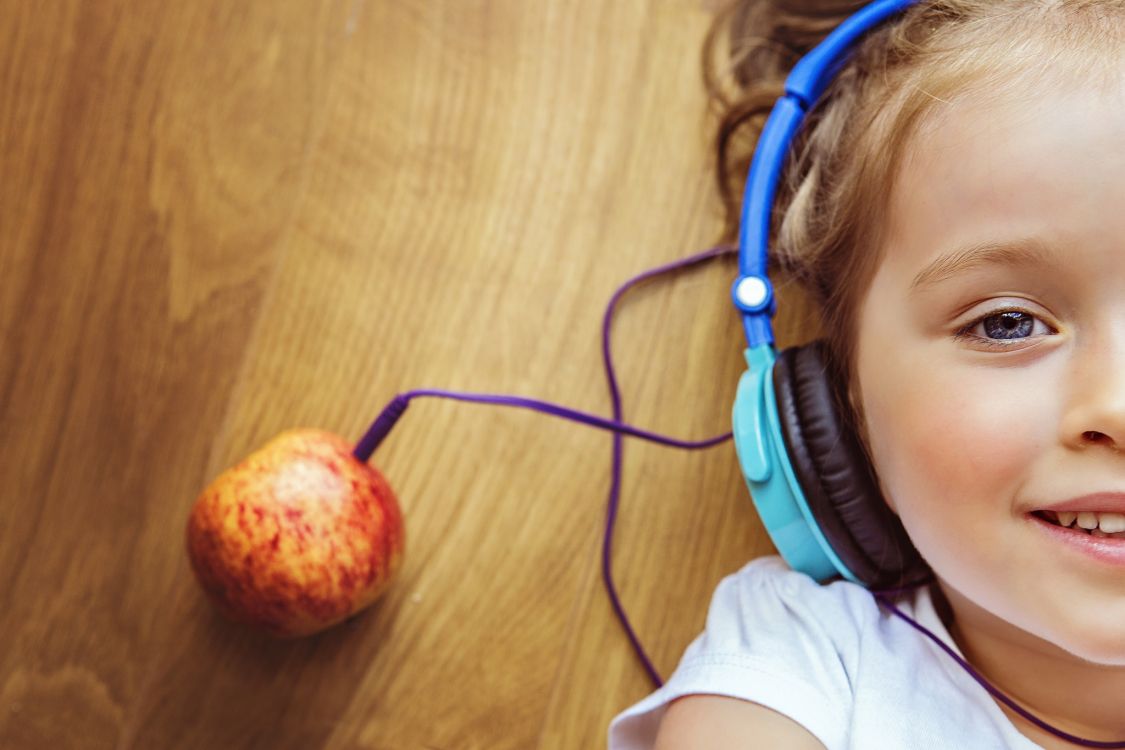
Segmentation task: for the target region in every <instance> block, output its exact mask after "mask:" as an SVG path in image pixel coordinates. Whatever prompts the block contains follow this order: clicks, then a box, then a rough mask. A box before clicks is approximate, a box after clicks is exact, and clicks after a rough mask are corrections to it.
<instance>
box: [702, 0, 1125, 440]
mask: <svg viewBox="0 0 1125 750" xmlns="http://www.w3.org/2000/svg"><path fill="white" fill-rule="evenodd" d="M865 5H867V2H854V1H852V0H848V1H845V0H804V1H803V2H802V1H801V0H735V1H734V2H728V4H727V5H725V6H724V7H723V8H722V9H721V10H720V11H719V12H718V14H717V15H716V17H715V20H714V22H713V24H712V26H711V28H710V30H709V32H708V34H707V38H706V41H705V43H704V49H703V53H704V54H703V70H704V81H705V83H706V86H707V89H708V93H709V96H710V102H711V106H712V110H713V111H714V112H715V113H716V115H717V117H718V129H717V133H716V138H715V153H714V156H715V159H716V164H715V166H716V171H715V175H716V178H717V182H718V188H719V194H720V196H721V198H722V201H723V206H724V210H725V224H724V227H723V230H722V236H721V237H720V238H719V239H720V241H722V242H726V241H731V240H733V239H734V238H735V237H736V236H737V232H738V220H739V211H740V207H741V198H742V188H743V183H744V181H745V179H746V174H747V170H748V168H749V163H750V158H751V156H752V153H753V148H754V145H755V143H756V140H757V137H758V135H759V134H760V132H761V128H762V126H763V125H764V124H765V119H766V117H767V116H768V114H769V112H770V110H771V109H772V107H773V104H774V102H775V101H776V99H777V98H778V97H779V96H780V95H781V94H782V93H783V92H784V78H785V76H786V75H787V74H788V72H789V70H790V69H791V68H792V66H793V65H794V64H795V63H796V62H797V60H798V59H800V57H801V56H802V55H804V54H805V53H806V52H808V51H809V50H810V49H811V48H812V47H814V46H815V45H816V44H817V43H819V42H820V41H821V40H822V39H824V37H826V36H827V35H828V33H829V32H830V31H832V30H833V29H834V28H836V27H837V26H838V25H839V24H840V23H841V22H842V21H843V20H844V19H846V18H847V17H848V16H850V15H851V14H853V13H854V12H856V11H857V10H859V9H860V8H862V7H863V6H865ZM1123 20H1125V0H931V1H927V0H922V1H921V2H919V3H918V4H916V5H913V6H911V7H909V8H908V9H907V10H905V11H903V12H902V13H901V14H899V15H898V16H896V17H893V18H892V19H890V20H889V21H887V22H885V23H884V24H882V25H881V26H878V27H875V28H874V29H873V30H871V31H870V32H868V34H867V35H866V36H865V37H864V38H863V39H862V40H860V42H859V43H858V44H857V45H856V47H855V48H854V51H853V53H852V55H851V57H850V59H849V60H848V62H846V63H845V64H844V65H843V66H842V67H841V69H840V70H839V72H838V73H837V74H836V77H835V78H834V80H833V81H832V83H831V84H830V85H829V87H828V88H827V90H826V91H825V92H824V95H823V96H822V97H821V99H820V100H819V101H818V102H817V103H816V105H815V106H814V107H813V108H812V110H811V111H810V113H809V115H808V117H807V119H806V121H805V124H804V126H803V127H802V129H801V132H799V133H798V135H797V138H796V139H795V140H794V143H793V147H792V149H791V152H790V155H789V158H788V161H787V164H786V167H785V171H784V173H783V175H782V179H781V181H780V184H779V186H778V194H777V200H776V202H775V204H774V216H773V226H772V228H771V231H770V246H769V247H770V267H771V272H777V273H779V275H780V276H781V277H782V279H783V280H785V279H788V280H793V281H796V282H797V283H798V284H799V285H800V286H801V287H802V288H803V289H804V290H805V292H806V294H807V298H808V301H809V302H811V303H812V304H813V305H814V306H815V307H816V308H817V309H818V311H819V313H820V314H819V324H820V329H821V331H820V334H821V335H822V336H823V337H824V338H825V339H826V343H827V344H828V351H829V360H830V361H829V366H830V367H831V368H832V370H833V375H834V376H835V377H836V379H837V382H838V383H840V384H841V391H842V393H844V394H847V395H848V396H849V397H851V396H853V395H854V394H853V392H852V382H853V378H852V375H853V361H854V350H855V334H854V327H855V322H856V321H855V318H856V312H857V308H858V305H859V302H860V300H861V299H862V295H863V294H864V293H865V292H866V289H867V287H868V285H869V284H870V281H871V278H872V276H873V275H874V271H875V269H876V267H877V264H878V262H879V260H880V257H881V252H882V240H883V233H884V224H885V210H886V208H887V203H888V197H889V196H890V194H891V190H892V187H893V184H894V179H895V176H896V174H897V170H896V166H897V165H898V163H899V162H900V160H901V159H902V157H903V154H904V149H905V148H906V147H907V144H908V143H909V141H910V139H911V137H912V136H914V135H915V134H916V133H917V131H918V129H919V127H920V125H921V124H922V123H923V121H924V120H925V118H926V116H927V115H928V114H929V113H930V112H932V111H933V110H934V109H935V108H936V107H938V106H940V105H942V104H943V103H945V104H948V103H949V102H950V101H951V100H952V99H953V98H954V97H956V96H958V95H962V94H966V93H968V92H970V91H980V90H984V91H987V90H990V89H991V90H1000V89H1001V87H1003V86H1005V84H1010V83H1011V81H1012V80H1013V78H1014V77H1017V76H1028V75H1030V76H1033V77H1034V76H1042V77H1047V76H1051V75H1054V74H1056V73H1058V71H1059V70H1060V69H1062V70H1064V71H1065V73H1064V74H1068V75H1072V76H1073V75H1078V76H1083V77H1086V78H1091V79H1092V78H1095V77H1096V76H1098V74H1099V71H1100V72H1101V74H1102V75H1103V76H1107V77H1108V76H1113V77H1115V78H1116V80H1117V81H1118V82H1119V81H1120V77H1119V76H1120V71H1121V59H1122V49H1123V46H1122V41H1123V37H1125V28H1123V27H1125V24H1123V23H1122V21H1123ZM724 40H725V41H726V42H727V48H726V49H723V47H722V44H721V42H723V41H724ZM1061 63H1066V65H1065V66H1064V65H1061ZM1106 80H1108V78H1106ZM849 400H850V401H851V406H852V407H853V408H854V409H855V410H856V413H854V414H853V415H852V416H853V417H854V418H855V419H856V420H857V423H858V424H857V426H858V427H859V428H860V434H861V437H862V438H864V442H865V443H866V439H865V438H866V435H865V431H864V430H863V415H862V411H861V410H860V405H859V403H858V399H854V398H850V399H849Z"/></svg>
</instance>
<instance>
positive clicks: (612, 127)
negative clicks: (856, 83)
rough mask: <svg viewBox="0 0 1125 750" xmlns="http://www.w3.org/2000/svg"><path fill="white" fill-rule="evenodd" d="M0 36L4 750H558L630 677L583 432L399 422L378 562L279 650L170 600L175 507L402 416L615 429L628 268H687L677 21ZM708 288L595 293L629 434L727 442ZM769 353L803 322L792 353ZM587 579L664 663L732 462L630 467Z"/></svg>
mask: <svg viewBox="0 0 1125 750" xmlns="http://www.w3.org/2000/svg"><path fill="white" fill-rule="evenodd" d="M10 5H11V7H9V8H6V11H5V13H4V14H0V71H3V72H2V73H0V76H2V77H3V78H2V80H3V85H0V159H2V160H3V161H2V167H3V169H2V174H3V175H4V179H3V181H2V182H0V344H2V357H0V478H2V480H3V481H2V485H0V486H2V487H3V497H2V507H3V514H2V516H0V570H2V571H3V572H4V575H3V576H2V577H0V642H2V643H3V644H4V648H3V649H0V747H4V748H9V747H11V748H52V750H58V749H65V748H203V747H214V748H271V749H273V748H302V749H304V748H372V749H378V750H392V749H393V750H398V749H399V748H441V749H442V750H445V749H448V748H490V749H504V748H544V749H546V748H576V747H599V746H604V744H605V732H606V727H607V724H608V722H609V719H610V718H611V717H612V716H613V715H614V714H615V713H617V712H618V711H620V710H622V709H623V708H625V707H626V706H627V705H629V704H630V703H632V702H634V701H636V700H639V699H640V698H641V697H643V696H644V695H645V694H646V693H647V692H648V691H649V690H650V685H649V684H648V683H647V679H646V677H645V675H644V673H643V671H642V670H641V668H640V666H639V663H638V662H637V661H636V659H635V657H634V656H633V654H632V652H631V650H630V648H629V645H628V642H627V640H626V638H625V636H624V634H623V632H622V630H621V628H620V626H619V624H618V623H617V621H616V619H615V618H614V616H613V613H612V610H611V609H610V606H609V602H608V599H607V597H606V594H605V592H604V590H603V588H602V585H601V581H600V572H599V564H600V562H599V555H600V549H601V533H602V524H603V523H604V516H605V493H606V490H607V487H608V479H609V455H610V454H609V451H610V440H609V437H608V435H607V434H606V433H603V432H600V431H597V430H588V429H584V428H582V427H578V426H575V425H572V424H570V423H566V422H562V421H559V420H553V419H550V418H547V417H543V416H538V415H535V414H531V413H528V412H523V411H515V410H501V409H488V408H486V407H481V406H474V405H467V404H454V403H451V402H441V401H435V400H421V401H418V402H416V403H415V405H412V406H411V410H410V412H409V413H408V415H407V416H406V417H405V418H404V420H403V421H402V422H401V423H400V426H399V427H398V428H397V429H396V431H395V433H394V435H393V437H392V438H391V439H390V440H389V441H388V442H387V443H386V444H385V445H384V446H383V447H382V448H380V450H379V451H378V452H377V453H376V455H375V456H374V458H373V461H374V462H375V463H376V464H377V465H378V466H380V468H381V469H382V470H383V471H384V472H385V473H386V474H387V475H388V477H389V478H390V480H391V482H392V484H393V485H394V487H395V488H396V490H397V492H398V494H399V496H400V500H401V503H402V505H403V509H404V512H405V514H406V524H407V556H406V564H405V566H404V569H403V571H402V572H401V574H400V577H399V579H398V580H397V582H396V583H395V585H394V586H393V587H392V589H391V590H390V592H389V593H388V594H387V595H386V596H385V597H384V598H383V599H382V600H380V601H379V602H378V603H377V604H376V605H375V606H373V607H372V608H371V609H370V610H368V611H367V612H365V613H364V614H362V615H360V616H358V617H356V618H354V619H353V620H351V621H349V622H347V623H346V624H344V625H342V626H340V627H337V628H334V629H332V630H329V631H327V632H325V633H323V634H320V635H318V636H315V637H313V638H309V639H306V640H303V641H297V642H278V641H272V640H268V639H265V638H263V637H261V636H258V635H256V634H255V633H253V632H250V631H248V630H245V629H243V628H241V627H239V626H236V625H232V624H230V623H228V622H226V621H225V620H223V619H222V618H221V617H220V616H219V615H217V614H216V613H215V612H214V611H213V610H212V609H211V607H210V606H209V605H208V604H207V603H206V601H205V600H204V599H203V596H202V594H201V592H200V591H199V589H198V588H197V586H196V585H195V582H194V580H193V579H192V577H191V574H190V571H189V569H188V566H187V562H186V557H185V554H184V549H183V530H184V523H185V520H186V517H187V512H188V509H189V508H190V506H191V503H192V502H193V500H194V498H195V496H196V494H198V492H199V491H200V490H201V489H202V488H203V486H204V485H205V484H206V483H207V482H208V481H209V480H210V479H211V478H212V477H214V476H215V475H216V474H218V473H219V472H220V471H221V470H222V469H223V468H225V467H226V466H228V465H230V464H232V463H234V462H235V461H237V460H239V459H240V458H241V457H242V456H244V455H245V454H247V453H248V452H250V451H251V450H253V449H255V448H256V447H258V446H259V445H261V444H262V443H264V442H265V441H266V440H268V439H269V438H270V437H272V436H273V435H274V434H275V433H277V432H279V431H281V430H282V429H285V428H287V427H291V426H318V427H324V428H326V429H330V430H334V431H337V432H339V433H340V434H343V435H345V436H350V437H352V438H358V436H359V434H361V433H362V431H363V429H364V428H365V427H366V425H367V423H368V422H369V421H370V420H371V419H372V418H373V417H374V416H375V414H376V413H377V412H378V410H379V409H380V408H381V407H382V405H383V404H384V403H385V402H386V401H387V400H388V399H390V398H391V397H392V396H393V395H394V394H395V393H397V392H401V391H405V390H408V389H410V388H414V387H440V388H453V389H466V390H476V391H488V392H506V393H517V394H523V395H528V396H535V397H539V398H545V399H549V400H553V401H557V402H561V403H564V404H567V405H570V406H572V407H574V408H579V409H583V410H585V411H591V412H598V413H602V414H608V413H609V409H610V406H609V400H608V395H607V390H606V386H605V380H604V375H603V373H602V371H601V369H600V368H601V362H600V349H599V346H600V344H599V340H598V331H599V326H600V319H601V314H602V308H603V305H604V304H605V302H606V301H607V299H608V297H609V295H610V294H611V293H612V291H613V289H614V288H616V286H617V285H618V284H619V283H621V282H622V281H623V280H625V279H626V278H628V277H629V276H631V275H633V274H635V273H637V272H639V271H641V270H644V269H646V268H648V267H651V266H654V265H657V264H659V263H662V262H666V261H668V260H671V259H674V258H678V257H683V256H685V255H687V254H689V253H691V252H694V251H696V250H700V249H702V248H704V247H706V246H707V245H708V244H709V243H710V242H711V241H712V240H714V239H715V237H716V233H717V232H718V231H719V228H720V226H721V224H720V218H719V202H718V199H717V197H716V196H715V195H714V194H713V189H712V187H711V184H712V177H711V169H710V166H709V159H710V153H709V146H708V144H709V139H710V132H709V127H710V125H711V123H710V121H709V120H708V117H707V115H706V102H705V99H704V93H703V87H702V83H701V76H700V69H699V50H700V46H701V43H702V39H703V35H704V33H705V31H706V28H707V24H708V22H709V20H710V18H711V13H712V10H711V9H710V8H709V7H707V5H706V4H703V3H701V2H700V0H665V1H661V2H650V1H647V0H646V1H642V0H621V1H620V2H612V3H605V2H600V1H599V0H575V2H570V3H527V2H519V1H517V0H505V1H504V2H479V1H478V2H465V1H463V0H456V1H454V0H440V1H436V2H369V1H365V0H326V1H325V2H311V1H305V0H275V1H274V2H269V3H266V2H247V3H225V2H218V1H217V0H198V1H197V2H191V3H165V2H156V1H155V0H133V1H132V2H124V0H100V1H99V2H97V3H81V2H77V0H69V1H65V0H58V1H55V2H47V3H42V4H31V3H14V4H10ZM732 276H733V265H732V263H731V262H730V261H729V260H728V261H722V262H718V263H716V264H713V265H712V266H709V267H706V268H703V269H699V270H696V271H692V272H690V273H687V274H685V275H683V276H682V277H679V278H677V279H676V280H675V281H672V282H670V283H667V284H648V285H645V286H643V287H641V288H639V289H638V290H636V291H635V292H634V293H633V294H632V295H631V296H630V297H628V298H627V299H626V300H625V302H624V303H623V304H622V306H621V312H620V315H619V318H618V321H617V323H616V325H615V329H614V335H615V341H616V343H615V352H616V354H617V356H618V357H619V361H620V378H621V382H622V386H623V388H624V392H625V408H626V416H627V418H629V419H630V420H632V421H634V422H635V423H637V424H640V425H644V426H647V427H650V428H652V429H656V430H659V431H662V432H667V433H672V434H676V435H680V436H684V437H696V438H701V437H704V436H710V435H714V434H718V433H721V432H724V431H726V430H727V429H729V426H728V422H729V410H730V403H731V400H732V398H733V393H734V388H735V385H736V382H737V378H738V375H739V373H740V371H741V367H742V363H741V358H740V349H741V341H740V334H739V328H738V323H737V321H736V319H735V317H734V314H733V312H732V310H731V309H730V305H729V302H728V289H729V284H730V281H731V278H732ZM785 325H787V326H790V327H791V328H793V330H796V328H797V327H799V326H797V324H796V323H793V324H792V325H790V324H789V323H786V324H785ZM618 526H619V528H618V533H617V536H616V539H615V550H616V554H615V558H614V565H615V570H616V573H617V580H618V586H619V589H620V591H621V593H622V597H623V600H624V602H625V605H626V608H627V610H628V611H629V613H630V615H631V617H632V618H633V619H634V623H635V626H636V628H637V630H638V632H639V633H640V635H641V637H642V639H643V640H644V642H645V643H646V645H647V646H648V648H649V649H650V650H651V653H652V655H653V657H654V659H655V662H656V664H657V665H658V668H659V669H660V670H661V671H662V672H663V673H664V674H665V675H667V674H669V673H670V672H671V670H672V668H673V667H674V666H675V664H676V662H677V660H678V659H679V656H680V654H681V653H682V651H683V649H684V647H685V646H686V645H687V643H688V642H690V640H691V639H692V638H693V637H694V636H695V635H696V634H697V632H698V631H699V629H700V628H701V627H702V625H703V621H704V616H705V613H706V606H707V602H708V600H709V598H710V594H711V590H712V589H713V587H714V586H715V584H716V583H717V582H718V581H719V579H721V578H722V577H723V576H724V575H726V574H727V573H730V572H732V571H733V570H735V569H737V568H738V567H740V566H741V565H742V564H743V563H745V562H746V561H747V560H749V559H750V558H752V557H754V556H757V555H760V554H764V553H768V552H770V551H772V548H771V547H770V544H769V541H768V539H767V538H766V537H765V535H764V532H763V531H762V530H761V528H760V526H759V524H758V522H757V520H756V518H755V517H754V516H753V513H752V508H751V506H750V503H749V501H748V497H747V496H746V492H745V489H744V487H743V485H742V480H741V478H740V476H739V473H738V469H737V465H736V462H735V459H734V452H733V448H732V447H731V446H730V444H726V445H724V446H722V447H720V448H717V449H714V450H711V451H707V452H702V453H686V452H677V451H673V450H670V449H667V448H661V447H659V446H652V445H648V444H643V443H640V442H638V441H629V442H628V444H627V447H626V452H625V479H624V492H623V497H622V508H621V511H620V515H619V520H618Z"/></svg>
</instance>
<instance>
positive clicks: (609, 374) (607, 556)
mask: <svg viewBox="0 0 1125 750" xmlns="http://www.w3.org/2000/svg"><path fill="white" fill-rule="evenodd" d="M737 252H738V247H737V246H734V245H719V246H717V247H713V248H711V249H709V250H704V251H703V252H701V253H698V254H696V255H692V256H689V257H687V258H684V259H683V260H677V261H673V262H671V263H667V264H665V265H663V266H659V267H657V268H653V269H651V270H649V271H645V272H644V273H642V274H640V275H639V276H634V277H633V278H631V279H629V280H628V281H626V282H625V283H624V284H622V285H621V286H620V287H618V289H617V291H616V292H614V293H613V296H612V297H611V298H610V300H609V304H608V305H606V309H605V315H604V316H603V318H602V358H603V359H604V360H605V374H606V380H607V381H608V383H609V396H610V400H612V402H613V418H614V419H615V420H620V419H621V416H622V407H621V391H620V389H619V388H618V387H617V375H616V373H615V372H614V369H613V355H612V354H611V353H610V345H609V339H610V329H611V325H610V323H611V321H612V319H613V312H614V310H615V309H616V307H617V302H618V300H620V299H621V297H622V296H623V295H624V294H625V292H627V291H628V290H629V289H631V288H632V287H634V286H636V285H637V284H639V283H641V282H642V281H646V280H648V279H650V278H652V277H654V276H659V275H661V274H664V273H668V272H670V271H675V270H677V269H680V268H684V267H688V266H694V265H696V264H698V263H702V262H704V261H707V260H711V259H712V258H717V257H720V256H723V255H731V254H735V253H737ZM730 437H731V433H729V432H728V433H727V434H725V435H723V436H722V437H721V438H716V439H715V440H716V442H722V441H724V440H727V439H728V438H730ZM622 444H623V441H622V439H621V435H620V433H614V435H613V471H612V472H611V474H610V476H611V483H610V487H609V501H608V502H607V513H606V522H605V537H604V542H603V543H602V580H603V581H604V583H605V587H606V590H607V591H608V592H609V601H610V603H611V604H612V605H613V610H614V612H616V613H617V619H619V620H620V621H621V626H622V627H623V628H625V634H626V635H627V636H628V637H629V641H630V643H632V644H633V651H635V652H636V654H637V657H638V658H639V659H640V660H641V663H642V664H643V665H644V668H645V671H646V672H648V676H649V679H651V680H652V682H653V684H654V685H655V686H656V687H658V688H659V687H661V686H662V685H663V684H664V681H663V680H662V679H661V678H660V674H659V673H658V672H657V671H656V667H654V666H653V665H652V661H651V660H650V659H649V658H648V654H646V653H645V649H644V646H642V645H641V642H640V639H638V638H637V634H636V633H635V632H634V631H633V626H632V625H631V624H630V623H629V618H628V617H627V616H626V614H625V608H624V607H622V606H621V600H620V599H619V598H618V596H617V589H616V588H615V587H614V585H613V572H612V564H613V554H612V548H613V529H614V525H615V524H616V522H617V505H618V502H619V501H620V499H621V452H622Z"/></svg>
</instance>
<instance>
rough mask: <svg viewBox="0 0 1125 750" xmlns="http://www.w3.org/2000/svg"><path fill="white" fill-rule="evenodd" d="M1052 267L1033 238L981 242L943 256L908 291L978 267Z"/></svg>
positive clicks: (1045, 251)
mask: <svg viewBox="0 0 1125 750" xmlns="http://www.w3.org/2000/svg"><path fill="white" fill-rule="evenodd" d="M1052 264H1053V260H1052V255H1051V252H1050V251H1049V250H1048V249H1047V246H1046V245H1045V244H1044V243H1043V242H1041V241H1039V240H1037V239H1034V238H1028V239H1020V240H1013V241H1003V242H982V243H980V244H977V245H971V246H969V247H966V248H962V249H960V250H957V251H955V252H952V253H949V254H948V255H943V256H942V257H940V258H938V259H937V260H935V261H934V262H933V263H931V264H929V265H928V266H926V267H925V268H924V269H922V271H921V273H919V274H918V275H917V276H915V277H914V281H912V282H911V284H910V291H912V292H913V291H916V290H918V289H921V288H922V287H925V286H931V285H934V284H937V283H938V282H940V281H945V280H946V279H948V278H950V277H951V276H956V275H957V274H960V273H964V272H965V271H969V270H972V269H974V268H980V267H981V266H988V265H995V266H1027V265H1031V266H1039V267H1047V266H1051V265H1052Z"/></svg>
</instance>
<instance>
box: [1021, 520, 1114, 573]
mask: <svg viewBox="0 0 1125 750" xmlns="http://www.w3.org/2000/svg"><path fill="white" fill-rule="evenodd" d="M1028 517H1029V518H1030V519H1031V520H1032V523H1033V525H1034V526H1035V527H1036V528H1039V529H1041V530H1042V531H1043V533H1044V534H1046V535H1047V537H1048V538H1050V539H1051V540H1053V541H1056V542H1059V543H1060V544H1065V545H1066V546H1068V547H1070V548H1071V549H1073V550H1076V551H1078V552H1081V553H1082V554H1084V555H1087V556H1089V557H1092V558H1093V559H1095V560H1097V561H1098V562H1101V563H1106V564H1108V565H1120V566H1125V539H1115V538H1112V537H1100V536H1090V535H1089V534H1087V533H1085V532H1083V531H1074V530H1072V529H1067V528H1064V527H1062V526H1056V525H1055V524H1053V523H1051V522H1050V521H1044V520H1043V519H1042V518H1039V517H1038V516H1036V515H1033V514H1029V516H1028Z"/></svg>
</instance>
